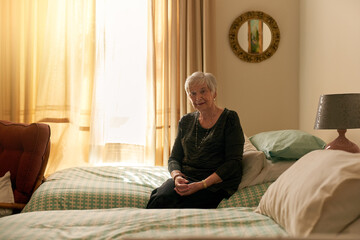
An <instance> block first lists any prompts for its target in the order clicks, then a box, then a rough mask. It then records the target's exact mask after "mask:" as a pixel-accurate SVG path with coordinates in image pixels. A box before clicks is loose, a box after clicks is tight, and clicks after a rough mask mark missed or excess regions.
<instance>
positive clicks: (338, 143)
mask: <svg viewBox="0 0 360 240" xmlns="http://www.w3.org/2000/svg"><path fill="white" fill-rule="evenodd" d="M337 131H338V133H339V136H338V137H337V138H336V139H335V140H334V141H332V142H331V143H328V144H327V145H326V146H325V149H327V150H343V151H346V152H351V153H360V148H359V147H358V146H357V145H356V144H355V143H353V142H351V141H350V140H349V139H347V138H346V137H345V133H346V129H338V130H337Z"/></svg>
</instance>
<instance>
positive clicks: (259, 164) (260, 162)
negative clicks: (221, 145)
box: [238, 151, 266, 189]
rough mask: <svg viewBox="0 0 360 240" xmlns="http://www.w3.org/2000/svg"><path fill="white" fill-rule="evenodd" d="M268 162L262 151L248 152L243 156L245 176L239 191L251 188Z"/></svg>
mask: <svg viewBox="0 0 360 240" xmlns="http://www.w3.org/2000/svg"><path fill="white" fill-rule="evenodd" d="M264 161H266V157H265V154H264V153H263V152H261V151H247V152H244V154H243V159H242V166H243V176H242V179H241V182H240V184H239V188H238V189H242V188H244V187H248V186H250V183H251V182H252V181H254V179H255V178H256V177H257V176H258V175H259V174H260V172H261V170H262V169H263V167H264Z"/></svg>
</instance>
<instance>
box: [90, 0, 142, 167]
mask: <svg viewBox="0 0 360 240" xmlns="http://www.w3.org/2000/svg"><path fill="white" fill-rule="evenodd" d="M146 33H147V0H137V1H119V0H107V1H97V2H96V72H95V83H94V97H93V111H92V123H91V156H90V162H91V163H95V164H98V165H104V164H114V163H121V164H133V165H136V164H143V163H144V144H145V120H146V118H145V114H146V108H145V107H146V105H145V103H146V94H145V87H146V47H147V46H146V44H147V36H146Z"/></svg>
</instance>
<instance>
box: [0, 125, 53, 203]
mask: <svg viewBox="0 0 360 240" xmlns="http://www.w3.org/2000/svg"><path fill="white" fill-rule="evenodd" d="M49 153H50V126H49V125H47V124H44V123H32V124H23V123H12V122H8V121H1V120H0V176H3V175H4V174H5V173H6V172H7V171H10V174H11V184H12V188H13V192H14V200H15V203H25V204H26V203H27V202H28V201H29V200H30V197H31V195H32V193H33V192H34V191H35V190H36V188H37V187H38V186H39V185H40V184H41V183H42V181H43V179H44V172H45V168H46V166H47V162H48V158H49Z"/></svg>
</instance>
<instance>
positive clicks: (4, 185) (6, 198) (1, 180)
mask: <svg viewBox="0 0 360 240" xmlns="http://www.w3.org/2000/svg"><path fill="white" fill-rule="evenodd" d="M0 202H2V203H14V194H13V191H12V188H11V180H10V172H9V171H8V172H7V173H5V175H4V176H3V177H0ZM11 214H12V209H3V208H0V217H4V216H8V215H11Z"/></svg>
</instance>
